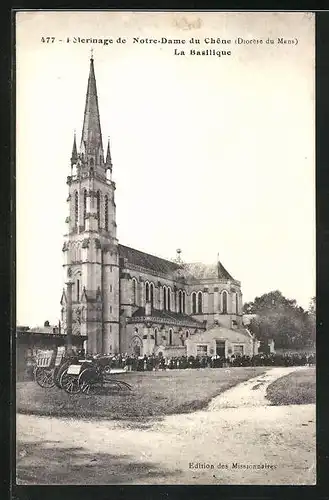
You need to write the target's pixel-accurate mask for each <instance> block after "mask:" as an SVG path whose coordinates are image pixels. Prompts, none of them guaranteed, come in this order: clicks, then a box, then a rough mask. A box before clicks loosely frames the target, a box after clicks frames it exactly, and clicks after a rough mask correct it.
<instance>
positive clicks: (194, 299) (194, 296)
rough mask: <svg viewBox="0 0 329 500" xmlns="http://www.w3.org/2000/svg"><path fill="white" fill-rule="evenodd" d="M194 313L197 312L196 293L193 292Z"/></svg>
mask: <svg viewBox="0 0 329 500" xmlns="http://www.w3.org/2000/svg"><path fill="white" fill-rule="evenodd" d="M192 314H196V293H195V292H193V293H192Z"/></svg>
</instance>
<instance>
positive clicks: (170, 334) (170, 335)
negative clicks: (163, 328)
mask: <svg viewBox="0 0 329 500" xmlns="http://www.w3.org/2000/svg"><path fill="white" fill-rule="evenodd" d="M169 345H172V328H169Z"/></svg>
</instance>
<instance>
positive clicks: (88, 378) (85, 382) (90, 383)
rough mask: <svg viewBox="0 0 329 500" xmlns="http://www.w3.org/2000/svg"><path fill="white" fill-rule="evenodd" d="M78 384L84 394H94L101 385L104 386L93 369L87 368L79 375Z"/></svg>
mask: <svg viewBox="0 0 329 500" xmlns="http://www.w3.org/2000/svg"><path fill="white" fill-rule="evenodd" d="M78 384H79V387H80V391H81V392H82V393H83V394H92V393H93V392H95V390H96V388H97V386H99V384H101V385H102V379H101V378H100V377H99V375H98V374H97V372H96V371H95V370H93V369H92V368H85V369H84V370H82V372H81V373H80V375H79V379H78Z"/></svg>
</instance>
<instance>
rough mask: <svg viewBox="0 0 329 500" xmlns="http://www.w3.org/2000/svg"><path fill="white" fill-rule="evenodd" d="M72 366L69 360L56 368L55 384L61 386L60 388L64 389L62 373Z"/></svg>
mask: <svg viewBox="0 0 329 500" xmlns="http://www.w3.org/2000/svg"><path fill="white" fill-rule="evenodd" d="M69 366H70V363H69V362H65V363H63V364H62V365H60V366H58V367H56V368H55V373H54V378H55V385H56V386H57V387H58V388H59V389H63V387H62V385H61V378H62V374H63V372H64V371H65V370H66V369H67V368H68V367H69Z"/></svg>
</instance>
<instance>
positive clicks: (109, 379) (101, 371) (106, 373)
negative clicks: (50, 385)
mask: <svg viewBox="0 0 329 500" xmlns="http://www.w3.org/2000/svg"><path fill="white" fill-rule="evenodd" d="M119 373H120V374H125V373H126V370H123V369H121V370H118V369H116V370H111V368H110V367H109V365H106V364H104V363H102V362H101V360H98V359H93V360H79V362H78V364H71V365H70V366H68V367H67V368H66V370H65V371H63V373H62V375H61V378H60V385H61V387H62V388H63V389H64V390H65V391H66V392H68V393H70V394H77V393H79V392H81V393H84V394H91V393H93V392H97V390H99V389H101V388H104V387H111V386H112V387H113V388H116V389H118V390H124V389H127V390H129V391H131V390H132V387H131V385H130V384H128V383H127V382H124V381H122V380H118V379H117V378H116V377H115V375H117V374H119Z"/></svg>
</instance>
